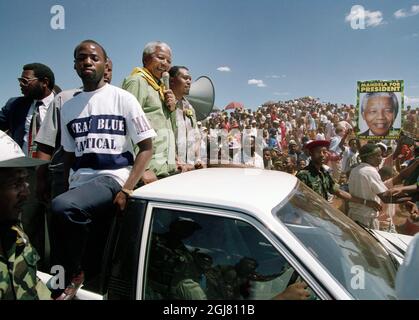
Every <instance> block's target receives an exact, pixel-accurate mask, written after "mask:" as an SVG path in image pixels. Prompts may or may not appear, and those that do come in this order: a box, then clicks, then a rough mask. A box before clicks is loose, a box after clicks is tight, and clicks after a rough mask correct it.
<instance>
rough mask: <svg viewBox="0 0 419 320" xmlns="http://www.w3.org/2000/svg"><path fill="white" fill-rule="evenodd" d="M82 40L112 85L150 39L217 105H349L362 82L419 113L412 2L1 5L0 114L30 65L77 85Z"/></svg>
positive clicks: (32, 0)
mask: <svg viewBox="0 0 419 320" xmlns="http://www.w3.org/2000/svg"><path fill="white" fill-rule="evenodd" d="M54 5H60V6H62V8H63V9H64V15H63V17H64V19H58V18H61V17H62V15H61V12H62V11H59V12H58V13H57V11H54V10H53V11H52V12H51V9H52V8H53V6H54ZM354 6H361V7H354ZM361 9H362V10H361ZM362 17H363V18H364V19H362ZM57 19H58V20H57ZM51 21H52V22H55V24H54V23H53V24H52V25H53V26H54V27H55V28H56V27H57V26H59V27H64V29H54V28H53V27H52V26H51ZM85 39H93V40H96V41H97V42H99V43H100V44H102V45H103V46H104V47H105V49H106V51H107V52H108V55H109V56H110V57H111V58H112V61H113V70H114V71H113V80H112V84H114V85H116V86H120V85H121V83H122V81H123V79H124V77H126V76H127V75H128V74H129V73H130V71H131V70H132V69H133V67H135V66H139V65H140V62H141V58H140V57H141V54H142V50H143V48H144V46H145V44H146V43H148V42H150V41H154V40H161V41H164V42H167V43H168V44H169V45H170V46H171V48H172V51H173V64H174V65H185V66H187V67H189V69H190V71H191V73H192V76H193V78H197V77H199V76H202V75H206V76H209V77H210V78H211V80H212V81H213V83H214V86H215V95H216V97H215V105H216V106H218V107H219V108H224V107H225V106H226V105H227V104H228V103H229V102H232V101H238V102H242V103H244V105H245V106H246V107H247V108H251V109H255V108H256V107H257V106H259V105H261V104H263V103H264V102H266V101H269V100H273V101H278V100H281V101H285V100H291V99H294V98H298V97H303V96H313V97H318V98H320V100H321V101H323V102H333V103H347V104H355V103H356V84H357V81H359V80H404V81H405V96H406V97H407V98H406V100H407V105H409V104H411V105H413V106H419V73H418V70H419V54H418V52H419V0H415V1H408V0H406V1H402V0H398V1H394V0H370V1H349V0H339V1H336V0H316V1H315V0H120V1H115V0H61V1H60V0H53V1H50V0H13V1H11V0H0V40H1V43H2V50H1V51H0V57H1V70H2V79H1V87H0V107H1V106H3V105H4V104H5V102H6V101H7V100H8V99H9V98H10V97H14V96H19V95H20V89H19V85H18V81H17V77H19V76H20V75H21V72H22V66H23V65H24V64H26V63H31V62H41V63H44V64H46V65H48V66H49V67H50V68H51V69H52V70H53V71H54V74H55V77H56V83H57V84H58V85H59V86H60V87H61V88H62V89H71V88H75V87H79V86H80V85H81V81H80V79H79V78H78V76H77V74H76V73H75V71H74V69H73V50H74V48H75V46H76V45H77V44H78V43H79V42H81V41H82V40H85Z"/></svg>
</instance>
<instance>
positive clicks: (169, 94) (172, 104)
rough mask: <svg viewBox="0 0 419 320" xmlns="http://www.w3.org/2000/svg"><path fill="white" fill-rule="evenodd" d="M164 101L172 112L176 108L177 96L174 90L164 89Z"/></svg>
mask: <svg viewBox="0 0 419 320" xmlns="http://www.w3.org/2000/svg"><path fill="white" fill-rule="evenodd" d="M164 101H165V103H166V106H167V107H168V108H169V110H170V111H171V112H172V111H175V110H176V97H175V94H174V93H173V91H172V90H170V89H169V90H165V91H164Z"/></svg>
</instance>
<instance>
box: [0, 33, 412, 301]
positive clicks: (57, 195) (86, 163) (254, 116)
mask: <svg viewBox="0 0 419 320" xmlns="http://www.w3.org/2000/svg"><path fill="white" fill-rule="evenodd" d="M141 62H142V67H139V66H137V67H134V68H133V70H132V72H131V74H130V75H127V77H126V78H125V79H124V81H123V83H122V86H121V88H119V87H117V86H114V85H111V81H112V69H113V65H112V61H111V59H110V58H109V57H108V55H107V53H106V50H105V48H103V47H102V46H101V45H100V44H99V43H97V42H96V41H94V40H85V41H82V42H81V43H80V44H78V45H77V46H76V47H75V49H74V69H75V70H76V72H77V74H78V76H79V77H80V79H81V86H80V87H79V88H74V89H69V90H64V91H61V89H60V88H59V87H58V86H57V85H56V84H55V77H54V73H53V71H52V70H51V69H50V68H49V67H48V66H46V65H44V64H41V63H30V64H26V65H24V66H23V68H22V69H23V70H22V74H21V77H19V78H18V81H19V85H20V88H21V91H22V94H23V96H21V97H13V98H11V99H9V100H8V101H7V102H6V104H5V106H4V107H3V108H2V109H1V110H0V130H2V131H4V132H6V133H7V134H8V135H9V136H10V137H11V138H12V139H13V140H14V142H13V143H14V145H12V144H11V143H10V141H9V140H7V139H8V137H6V136H5V134H4V133H3V132H0V133H1V137H0V139H3V140H2V141H5V142H4V145H6V144H7V145H8V148H9V149H8V150H9V151H8V152H12V153H13V150H15V151H16V150H17V149H19V150H17V151H16V152H17V154H15V155H14V156H13V155H12V156H11V157H9V158H7V157H8V156H7V150H6V149H5V150H1V152H2V153H3V152H5V155H3V156H5V157H6V158H7V159H6V160H4V159H3V160H2V158H0V174H1V175H2V181H3V178H4V181H7V182H8V183H7V184H3V182H2V185H1V186H0V187H1V188H2V193H1V195H0V196H1V201H3V202H5V203H6V202H7V203H9V202H10V201H11V203H16V205H15V206H14V207H10V206H7V208H8V210H6V211H5V212H4V213H3V212H2V216H1V220H0V224H1V228H2V229H4V230H7V232H6V231H5V232H4V233H2V235H3V234H7V235H8V239H4V237H2V239H1V247H0V249H1V252H0V255H1V257H2V259H3V258H4V259H5V260H6V261H7V260H9V262H10V258H11V256H13V257H15V256H16V263H17V262H18V263H19V264H20V268H25V267H26V268H29V267H33V264H32V266H29V265H27V266H24V267H22V264H24V261H26V259H22V258H21V259H20V260H19V261H18V260H17V259H18V255H17V254H16V255H15V253H16V252H17V251H18V250H21V248H19V247H18V246H15V245H14V244H15V243H17V242H16V241H17V240H18V239H24V240H22V241H23V242H22V241H20V242H21V243H23V244H24V245H27V246H30V250H29V249H28V250H26V251H25V254H28V252H32V249H33V248H32V245H33V247H34V248H35V249H36V251H37V252H39V255H40V257H38V256H37V254H36V255H35V254H31V255H32V256H33V257H32V261H35V263H36V261H38V260H39V262H38V267H40V268H41V269H46V270H47V269H48V266H49V265H62V266H63V267H64V268H65V270H66V277H65V287H64V288H59V289H55V290H53V295H52V297H53V298H55V299H71V298H73V297H74V295H75V294H76V292H77V290H78V288H79V287H80V286H81V284H82V283H83V281H84V278H85V276H86V277H88V276H90V273H91V274H93V273H94V270H96V269H95V268H97V265H98V264H100V253H101V252H102V250H101V248H102V249H103V247H104V242H105V238H106V234H107V230H109V227H110V223H111V221H112V214H113V212H115V211H116V212H117V213H121V212H123V211H124V209H125V207H126V203H127V198H128V197H129V196H131V195H132V193H133V190H134V189H135V188H138V187H141V186H143V185H145V184H149V183H153V182H154V181H157V180H159V179H163V178H166V177H168V176H170V175H173V174H178V173H182V172H186V171H189V170H197V169H201V168H204V167H210V166H220V165H229V166H230V165H233V166H242V167H255V168H260V169H267V170H280V171H285V172H287V173H289V174H293V175H296V176H297V178H299V179H300V180H301V181H302V182H303V183H305V184H306V185H307V186H308V187H310V188H311V189H313V191H314V192H317V193H318V194H319V195H320V196H321V197H323V198H324V199H326V200H327V201H330V202H333V201H334V204H335V205H336V206H338V205H337V204H336V198H335V196H336V197H338V198H339V199H343V200H344V202H343V204H342V205H341V206H340V209H341V210H342V211H343V212H344V213H345V214H348V215H349V216H350V217H351V218H353V219H354V220H357V221H358V222H360V223H362V224H365V225H366V226H368V227H371V228H382V229H386V230H391V231H398V232H405V233H409V232H411V231H409V230H406V228H405V225H406V224H403V225H402V224H401V223H398V222H397V223H396V218H397V217H400V216H403V214H405V218H406V217H407V216H409V219H408V221H410V222H412V221H413V222H412V223H413V224H414V221H415V219H416V220H417V215H416V214H417V207H416V205H415V201H416V200H417V181H418V173H419V169H418V163H419V162H418V154H419V147H418V144H417V141H415V138H416V137H417V117H418V113H417V110H411V109H410V108H409V107H408V108H407V109H406V111H404V114H403V116H404V117H405V119H404V124H405V128H404V129H405V132H407V133H409V134H410V136H409V135H406V134H404V135H402V136H401V137H400V139H399V140H398V141H394V140H391V141H380V142H378V141H374V142H372V143H369V142H368V143H367V142H366V141H360V140H358V139H357V138H356V133H355V130H354V128H355V127H356V110H355V107H354V106H352V105H337V104H330V103H327V104H325V103H320V102H319V100H318V99H314V98H311V97H304V98H300V99H296V100H291V101H286V102H269V103H265V104H264V105H262V106H261V107H259V108H258V109H257V110H255V111H252V110H250V109H245V108H236V109H234V110H233V111H218V112H212V113H211V114H210V115H209V116H208V117H207V118H206V119H203V120H201V121H198V120H197V118H196V112H195V110H194V107H193V106H192V105H191V104H190V103H189V101H188V99H187V95H188V94H189V89H190V87H191V83H192V76H191V73H190V71H189V69H188V67H186V66H172V50H171V48H170V47H169V45H167V44H166V43H163V42H159V41H156V42H151V43H148V44H147V45H146V46H145V48H144V50H143V54H142V57H141ZM6 138H7V139H6ZM6 140H7V141H6ZM22 158H24V159H26V160H27V159H31V160H38V161H40V162H36V161H35V162H30V163H29V164H28V162H24V163H23V165H22V164H20V163H21V162H19V161H17V159H22ZM10 159H12V160H13V159H15V160H16V161H15V162H13V161H10ZM44 162H48V164H46V163H44ZM21 167H28V168H27V170H26V171H25V172H27V177H26V173H25V174H24V176H23V175H22V172H21V171H22V170H19V169H20V168H21ZM26 178H27V179H28V181H29V185H28V184H26V181H24V180H25V179H26ZM363 179H364V180H363ZM9 180H10V181H9ZM362 181H364V182H365V183H364V182H362ZM9 182H10V183H9ZM359 183H361V185H360V186H359V185H358V184H359ZM401 184H402V185H404V186H403V187H400V185H401ZM6 185H7V186H8V187H7V188H8V189H6V187H5V186H6ZM367 189H368V190H367ZM29 190H30V191H31V192H29ZM13 192H14V193H13ZM11 193H13V194H11ZM6 194H7V197H6ZM415 197H416V198H415ZM11 199H12V200H11ZM392 203H396V204H392ZM398 203H400V205H399V204H398ZM396 205H397V206H396ZM9 209H10V210H9ZM45 213H47V214H45ZM20 219H21V225H22V226H23V229H22V228H20V221H19V220H20ZM405 220H406V219H405ZM92 222H94V223H95V226H99V227H98V229H97V230H95V231H94V232H95V239H94V241H97V242H96V243H95V245H96V247H97V248H98V250H96V252H97V253H98V256H96V257H92V256H89V257H88V258H89V259H86V246H87V243H88V242H89V241H91V239H92V236H91V235H92V232H93V228H91V226H90V225H91V224H92ZM46 225H47V228H45V226H46ZM16 226H18V227H16ZM403 228H405V229H403ZM45 229H47V230H45ZM11 230H12V231H11ZM23 230H24V231H23ZM25 233H27V234H28V235H29V239H30V242H31V244H29V241H27V240H26V239H27V236H26V235H25ZM46 234H48V236H49V239H50V241H49V244H50V245H48V243H46V242H45V238H46V237H45V235H46ZM13 237H14V238H13ZM47 238H48V237H47ZM11 239H12V241H11ZM13 239H14V240H13ZM49 246H50V247H49ZM15 251H16V252H15ZM20 253H22V251H20ZM86 261H87V262H86ZM11 263H14V262H11ZM4 265H5V266H6V267H5V268H6V269H5V270H6V271H5V274H6V273H7V274H8V272H7V268H8V266H7V265H6V264H4ZM2 268H3V265H2ZM2 270H3V269H2ZM32 273H33V272H32ZM14 276H16V277H19V275H14ZM20 276H22V273H21V274H20ZM6 280H7V279H3V278H1V277H0V284H2V285H3V282H5V281H6ZM7 281H8V282H6V289H5V292H6V293H7V294H6V295H5V297H7V298H10V297H13V295H15V297H14V298H19V297H20V296H21V295H24V294H21V295H20V294H19V291H16V288H13V285H10V283H11V282H10V279H9V280H7ZM30 281H31V284H32V285H28V284H25V283H23V284H24V285H25V286H26V287H28V286H31V287H33V289H31V291H30V293H29V295H28V296H26V293H25V297H28V298H34V299H37V298H41V297H43V296H44V289H45V288H44V287H42V286H41V285H39V286H40V287H41V289H42V290H41V289H40V291H37V289H36V288H38V287H36V288H35V285H36V286H38V282H37V280H36V279H35V275H33V274H32V278H31V280H30ZM13 283H16V286H17V287H19V284H20V283H22V281H20V280H18V279H16V281H15V280H14V281H13ZM20 289H21V288H20ZM22 290H23V289H22ZM1 292H3V291H1ZM16 292H17V293H16ZM16 294H17V296H16ZM0 298H3V296H1V295H0Z"/></svg>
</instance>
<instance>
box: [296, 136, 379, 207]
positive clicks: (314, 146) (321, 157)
mask: <svg viewBox="0 0 419 320" xmlns="http://www.w3.org/2000/svg"><path fill="white" fill-rule="evenodd" d="M329 145H330V142H329V141H327V140H314V141H311V142H309V143H307V144H306V148H307V150H309V152H310V156H311V160H310V163H309V165H308V166H307V167H305V168H304V169H303V170H300V171H299V172H298V173H297V175H296V177H297V178H298V179H300V180H301V181H302V182H304V183H305V184H306V185H307V186H308V187H309V188H310V189H312V190H313V191H314V192H316V193H317V194H319V195H320V196H322V197H323V198H324V199H325V200H328V199H329V194H333V195H336V196H337V197H339V198H341V199H343V200H346V201H351V202H356V203H364V204H365V205H366V206H368V207H370V208H374V209H376V210H380V209H381V205H380V204H379V203H378V202H376V201H374V200H365V201H364V199H362V198H358V197H354V196H351V195H350V194H349V193H348V192H345V191H343V190H341V189H340V188H339V185H338V184H337V183H336V182H335V181H334V180H333V178H332V177H331V176H330V174H329V172H327V171H326V170H325V169H324V167H323V165H324V163H325V161H326V159H327V156H328V147H329Z"/></svg>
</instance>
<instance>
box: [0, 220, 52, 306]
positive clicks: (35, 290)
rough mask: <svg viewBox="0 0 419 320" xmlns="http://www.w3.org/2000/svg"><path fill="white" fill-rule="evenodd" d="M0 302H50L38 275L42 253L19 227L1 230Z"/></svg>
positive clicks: (49, 296) (48, 294)
mask: <svg viewBox="0 0 419 320" xmlns="http://www.w3.org/2000/svg"><path fill="white" fill-rule="evenodd" d="M0 232H1V234H0V236H1V241H0V300H50V299H51V292H50V291H49V290H48V288H47V287H46V286H45V285H44V284H43V283H42V282H41V280H40V279H39V278H38V277H37V276H36V264H37V262H38V260H39V256H38V253H37V252H36V250H35V248H33V247H32V245H31V244H30V243H29V239H28V236H27V235H26V234H25V233H24V232H23V230H22V229H21V228H20V227H19V226H17V225H10V226H1V228H0Z"/></svg>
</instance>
